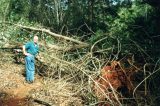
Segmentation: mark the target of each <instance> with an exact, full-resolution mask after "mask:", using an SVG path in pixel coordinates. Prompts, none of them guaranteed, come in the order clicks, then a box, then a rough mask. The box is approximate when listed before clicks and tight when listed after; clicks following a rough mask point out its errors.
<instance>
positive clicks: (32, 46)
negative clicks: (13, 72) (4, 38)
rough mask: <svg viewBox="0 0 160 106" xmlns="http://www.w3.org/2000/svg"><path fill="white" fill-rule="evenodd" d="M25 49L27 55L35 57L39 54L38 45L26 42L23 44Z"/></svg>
mask: <svg viewBox="0 0 160 106" xmlns="http://www.w3.org/2000/svg"><path fill="white" fill-rule="evenodd" d="M25 49H26V51H27V53H30V54H31V55H33V56H35V55H36V54H37V53H38V52H39V45H37V44H35V43H34V42H28V43H26V44H25Z"/></svg>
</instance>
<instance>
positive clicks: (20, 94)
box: [0, 53, 82, 106]
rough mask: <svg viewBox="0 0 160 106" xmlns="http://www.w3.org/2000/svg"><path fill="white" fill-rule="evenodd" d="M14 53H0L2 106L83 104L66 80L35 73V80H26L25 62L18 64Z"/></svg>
mask: <svg viewBox="0 0 160 106" xmlns="http://www.w3.org/2000/svg"><path fill="white" fill-rule="evenodd" d="M12 55H13V54H6V53H0V106H70V105H78V106H82V103H81V102H82V101H81V99H80V98H78V97H74V93H73V92H72V91H71V89H72V88H71V86H70V85H69V84H67V83H66V82H65V81H61V83H58V81H60V80H57V81H56V80H53V79H50V78H43V77H40V76H39V75H38V74H37V73H36V75H35V82H34V83H33V84H28V83H26V82H25V75H24V73H25V70H24V67H25V66H24V64H16V63H14V60H13V58H12ZM62 86H63V87H62Z"/></svg>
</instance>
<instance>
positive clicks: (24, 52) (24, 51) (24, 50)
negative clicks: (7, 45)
mask: <svg viewBox="0 0 160 106" xmlns="http://www.w3.org/2000/svg"><path fill="white" fill-rule="evenodd" d="M23 54H24V55H25V56H27V55H29V53H27V52H26V48H25V45H23Z"/></svg>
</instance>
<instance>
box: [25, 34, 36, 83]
mask: <svg viewBox="0 0 160 106" xmlns="http://www.w3.org/2000/svg"><path fill="white" fill-rule="evenodd" d="M38 51H39V46H38V36H34V38H33V41H31V42H28V43H26V44H25V45H24V46H23V54H24V55H25V56H26V57H25V69H26V81H27V83H33V81H34V73H35V59H34V58H35V56H36V55H37V54H38Z"/></svg>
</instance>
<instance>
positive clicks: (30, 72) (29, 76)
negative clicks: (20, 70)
mask: <svg viewBox="0 0 160 106" xmlns="http://www.w3.org/2000/svg"><path fill="white" fill-rule="evenodd" d="M25 66H26V81H27V82H33V81H34V73H35V60H34V56H32V55H28V56H26V57H25Z"/></svg>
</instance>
